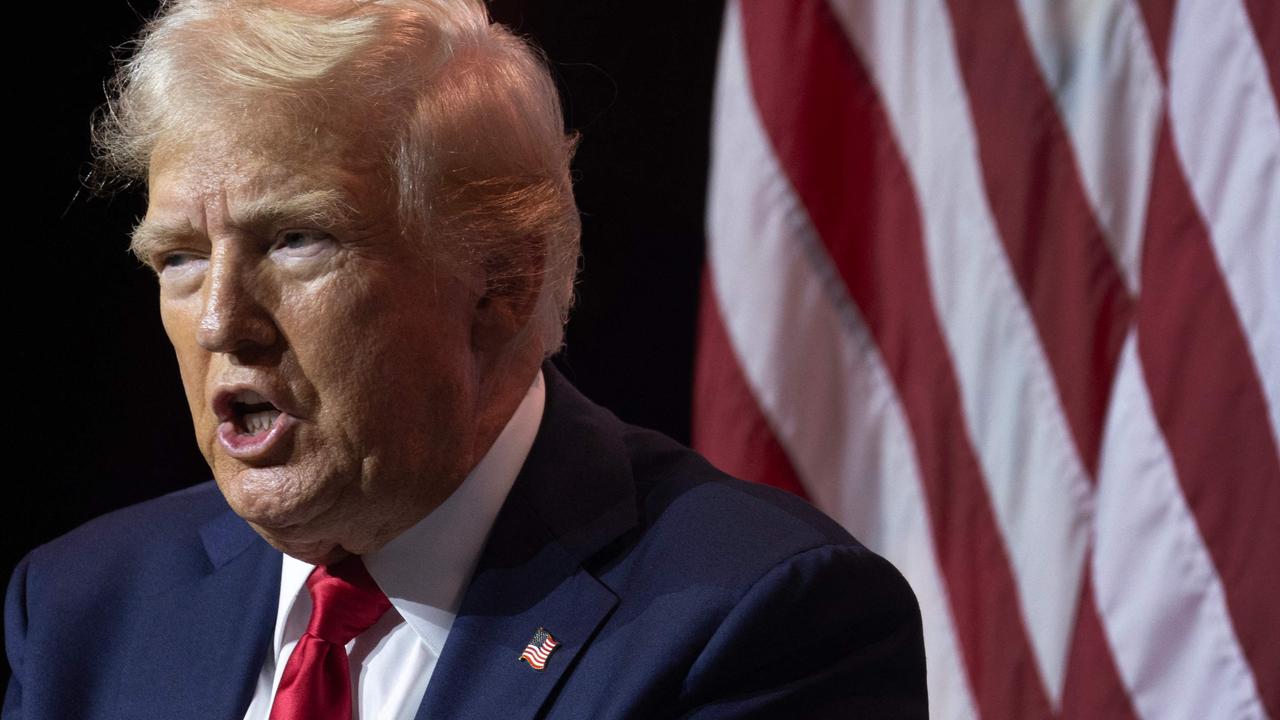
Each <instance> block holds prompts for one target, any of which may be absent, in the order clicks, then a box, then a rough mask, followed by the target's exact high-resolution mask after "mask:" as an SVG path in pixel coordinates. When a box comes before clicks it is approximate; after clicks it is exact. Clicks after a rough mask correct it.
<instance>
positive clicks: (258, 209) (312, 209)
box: [129, 190, 356, 263]
mask: <svg viewBox="0 0 1280 720" xmlns="http://www.w3.org/2000/svg"><path fill="white" fill-rule="evenodd" d="M355 214H356V211H355V208H354V207H352V205H351V203H350V202H349V201H348V200H347V196H346V195H345V194H344V193H342V192H341V191H338V190H311V191H308V192H304V193H299V194H297V195H290V196H288V197H283V198H277V197H263V198H257V199H254V200H249V201H246V202H244V203H242V204H241V205H240V206H239V207H237V208H236V211H235V213H234V214H233V215H232V217H231V224H232V226H233V227H237V228H242V229H248V230H262V229H264V228H272V227H279V226H281V225H286V224H289V223H302V224H306V225H313V226H315V227H320V228H331V227H334V226H336V225H339V224H342V223H344V222H348V221H350V220H351V219H352V218H353V216H354V215H355ZM200 234H201V233H200V231H198V230H196V228H195V227H194V226H193V225H192V224H191V221H190V220H189V219H187V218H186V217H183V218H181V219H179V220H176V221H175V220H167V219H147V218H143V219H142V221H141V222H139V223H138V225H137V226H136V227H134V229H133V233H132V234H131V237H130V240H129V250H130V251H131V252H132V253H133V255H134V257H136V258H138V259H139V260H141V261H142V262H144V263H148V262H150V259H151V256H152V255H153V254H154V253H156V252H158V251H160V250H162V249H164V248H165V247H166V246H168V245H171V244H173V243H174V242H175V241H177V240H182V239H188V238H192V237H196V236H199V235H200Z"/></svg>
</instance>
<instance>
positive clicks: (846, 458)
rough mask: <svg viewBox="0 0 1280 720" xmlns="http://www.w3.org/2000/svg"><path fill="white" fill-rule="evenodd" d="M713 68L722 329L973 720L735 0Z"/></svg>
mask: <svg viewBox="0 0 1280 720" xmlns="http://www.w3.org/2000/svg"><path fill="white" fill-rule="evenodd" d="M718 73H719V74H718V79H717V84H716V88H717V89H716V104H715V133H714V144H713V148H712V163H711V182H710V187H711V192H710V196H709V198H708V223H707V225H708V260H709V262H708V267H709V269H710V271H711V273H712V286H713V288H714V291H715V293H716V296H717V298H718V299H719V306H720V308H721V312H722V316H723V320H724V324H725V329H726V331H727V332H728V334H729V337H730V340H731V342H732V343H733V345H734V347H735V349H736V350H737V351H738V356H739V358H740V359H741V361H742V370H743V373H744V375H745V377H746V379H747V382H748V383H749V385H750V386H751V388H752V390H753V392H754V393H755V395H756V398H757V400H758V401H759V403H760V406H761V410H762V411H763V412H764V413H765V415H766V417H768V418H769V419H770V421H771V422H772V424H773V427H774V429H775V431H776V432H777V435H778V438H777V439H778V441H779V442H780V443H781V444H782V445H783V446H784V447H785V448H786V449H787V451H788V453H789V455H790V456H791V458H792V459H793V461H794V462H795V464H796V470H797V472H798V474H799V475H800V476H801V477H802V478H804V480H805V484H806V489H807V490H808V491H809V493H810V495H811V497H812V498H813V499H814V501H815V502H816V504H818V506H819V507H822V508H823V509H825V510H826V511H827V512H828V513H830V514H831V515H833V516H834V517H836V518H837V519H838V520H840V521H841V522H842V523H843V524H844V525H845V526H846V527H848V528H849V529H850V531H851V532H853V533H854V534H855V535H857V536H858V537H859V539H861V540H862V541H863V542H864V543H866V544H867V545H868V546H869V547H871V548H873V549H875V550H876V551H877V552H880V553H881V554H883V555H885V556H886V557H887V558H888V559H889V560H890V561H891V562H893V563H894V565H895V566H897V567H898V569H899V570H901V571H902V573H903V575H905V576H906V578H907V580H908V582H910V583H911V586H912V588H913V589H914V590H915V593H916V596H917V598H918V599H919V601H920V606H921V612H922V615H923V618H924V637H925V652H926V658H927V662H928V683H929V697H930V706H931V712H932V714H933V716H934V717H938V718H946V719H948V720H950V719H954V720H967V719H969V718H976V717H977V713H976V711H975V710H974V706H973V699H972V696H971V694H970V691H969V687H968V684H967V680H966V677H967V675H966V673H965V671H964V666H963V664H962V661H961V656H960V654H959V651H958V647H957V641H956V637H955V629H954V626H953V625H952V620H951V612H950V605H949V603H948V600H947V595H946V591H945V587H944V584H943V581H942V577H941V573H940V570H939V568H938V564H937V559H936V555H935V551H934V545H933V537H932V532H931V530H930V527H929V523H928V517H927V511H926V507H925V500H924V497H923V491H922V488H921V482H920V477H919V473H918V471H917V470H916V467H915V453H914V449H913V447H912V444H911V440H910V435H909V433H908V432H907V429H906V422H905V419H904V417H903V413H902V409H901V407H900V405H899V404H898V401H897V399H896V398H895V397H894V394H893V386H892V383H891V382H890V380H889V377H888V375H887V373H886V371H885V369H884V367H883V365H882V362H881V359H880V357H879V355H878V353H877V350H876V348H875V345H874V343H873V342H871V339H870V337H869V336H868V333H867V331H866V329H865V326H863V324H862V323H861V321H860V320H859V319H858V317H857V315H856V310H855V309H854V308H853V306H852V304H851V303H850V302H849V301H848V298H847V296H846V295H844V292H843V288H842V286H841V285H840V283H839V280H838V279H837V278H835V277H834V275H833V272H832V270H831V268H830V264H829V262H827V261H826V260H825V257H824V256H823V255H822V249H821V246H820V243H819V241H818V239H817V237H816V235H815V234H814V231H813V229H812V227H811V226H810V225H809V223H808V219H807V217H806V216H805V214H804V211H803V210H802V209H801V207H800V206H799V202H798V200H797V199H796V197H795V194H794V191H793V189H792V188H791V187H790V185H789V184H788V182H787V180H786V179H785V176H784V175H783V173H782V170H781V168H779V166H778V163H777V160H776V158H775V157H774V156H773V151H772V148H771V146H770V144H769V142H768V139H767V137H766V136H765V134H764V130H763V128H762V127H761V126H760V121H759V118H758V115H757V111H756V108H755V106H754V104H753V103H752V101H751V91H750V84H749V82H748V77H747V71H746V61H745V57H744V55H743V47H742V34H741V20H740V18H739V16H738V12H737V5H736V3H733V2H731V3H729V5H728V7H727V9H726V13H725V25H724V30H723V40H722V43H721V51H720V65H719V71H718ZM801 347H802V348H805V352H804V353H796V352H794V351H793V350H794V348H801ZM813 358H823V361H822V362H817V363H815V362H812V359H813ZM849 397H858V398H859V402H856V403H850V402H847V401H846V400H847V398H849Z"/></svg>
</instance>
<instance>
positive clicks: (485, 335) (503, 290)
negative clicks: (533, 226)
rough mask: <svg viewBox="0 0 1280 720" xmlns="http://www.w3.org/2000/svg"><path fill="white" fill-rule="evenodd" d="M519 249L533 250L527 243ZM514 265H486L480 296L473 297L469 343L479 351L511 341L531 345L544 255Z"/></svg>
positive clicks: (498, 348) (539, 295)
mask: <svg viewBox="0 0 1280 720" xmlns="http://www.w3.org/2000/svg"><path fill="white" fill-rule="evenodd" d="M521 245H522V246H523V247H527V248H533V247H537V246H538V243H536V242H534V241H532V240H531V241H528V242H523V243H521ZM529 255H530V256H529V257H526V258H523V259H522V260H523V262H520V263H518V264H519V265H520V266H521V267H518V268H517V267H513V266H512V264H507V263H501V265H500V266H499V264H497V263H495V264H493V265H488V266H486V267H485V268H484V269H485V278H484V290H483V293H482V294H481V295H480V296H479V297H477V298H476V300H475V307H474V308H473V309H474V313H473V315H472V325H471V342H472V346H473V347H474V348H475V349H476V350H478V351H480V352H486V351H488V352H496V351H501V350H502V349H503V348H507V347H508V346H510V345H511V344H512V343H514V342H534V341H536V338H535V337H534V334H535V328H534V327H533V325H532V323H533V320H534V313H535V312H537V309H538V300H539V298H540V297H541V295H542V283H543V279H544V276H545V273H544V272H543V270H542V267H543V264H544V260H545V258H544V254H543V253H542V252H540V251H539V252H533V253H529Z"/></svg>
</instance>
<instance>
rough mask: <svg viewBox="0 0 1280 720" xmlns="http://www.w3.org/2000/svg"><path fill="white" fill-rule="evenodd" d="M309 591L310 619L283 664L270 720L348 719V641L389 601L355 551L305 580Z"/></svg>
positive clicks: (349, 707)
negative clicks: (310, 603)
mask: <svg viewBox="0 0 1280 720" xmlns="http://www.w3.org/2000/svg"><path fill="white" fill-rule="evenodd" d="M307 590H308V591H309V592H310V593H311V600H312V603H313V606H312V608H311V622H310V623H309V624H308V625H307V632H306V633H304V634H303V636H302V638H301V639H300V640H298V644H297V645H296V646H294V648H293V654H292V655H290V656H289V662H288V663H287V664H286V665H285V666H284V674H283V675H282V676H280V687H279V688H278V689H277V690H276V699H275V702H274V703H272V704H271V718H270V720H319V719H321V718H322V719H323V720H349V719H350V718H351V669H350V667H349V666H348V664H347V648H346V644H347V643H349V642H351V640H352V639H354V638H355V637H356V636H357V635H359V634H360V633H362V632H364V631H365V630H368V629H369V626H370V625H373V624H374V623H375V622H377V621H378V618H380V617H382V613H384V612H386V611H387V608H389V607H391V603H390V601H388V600H387V596H386V595H384V594H383V593H382V591H381V590H379V589H378V585H377V584H376V583H375V582H374V581H373V578H371V577H369V571H368V570H366V569H365V567H364V562H363V561H361V560H360V557H359V556H357V555H352V556H350V557H347V558H346V559H344V560H342V561H341V562H338V563H335V564H333V565H328V566H321V567H317V568H316V569H315V570H313V571H312V573H311V576H310V577H308V578H307Z"/></svg>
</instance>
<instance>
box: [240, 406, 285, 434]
mask: <svg viewBox="0 0 1280 720" xmlns="http://www.w3.org/2000/svg"><path fill="white" fill-rule="evenodd" d="M279 414H280V411H279V410H260V411H258V412H252V413H248V414H246V415H245V416H244V428H245V430H247V431H248V433H247V434H249V435H257V434H258V433H260V432H263V431H264V430H266V429H268V428H270V427H271V424H272V423H274V422H275V421H276V416H277V415H279Z"/></svg>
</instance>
